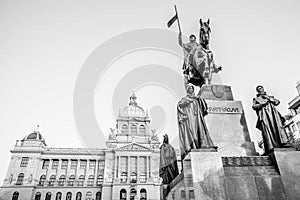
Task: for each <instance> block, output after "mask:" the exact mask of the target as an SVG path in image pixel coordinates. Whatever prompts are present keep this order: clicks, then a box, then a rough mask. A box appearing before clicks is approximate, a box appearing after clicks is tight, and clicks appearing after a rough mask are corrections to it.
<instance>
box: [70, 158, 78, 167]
mask: <svg viewBox="0 0 300 200" xmlns="http://www.w3.org/2000/svg"><path fill="white" fill-rule="evenodd" d="M77 164H78V161H77V160H71V169H76V168H77Z"/></svg>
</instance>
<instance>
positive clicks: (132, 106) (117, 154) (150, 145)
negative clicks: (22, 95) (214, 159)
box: [0, 94, 161, 200]
mask: <svg viewBox="0 0 300 200" xmlns="http://www.w3.org/2000/svg"><path fill="white" fill-rule="evenodd" d="M149 123H150V118H149V116H148V114H147V113H146V112H145V111H144V109H143V108H141V107H140V106H138V105H137V102H136V96H135V94H132V95H131V96H130V102H129V105H128V106H126V107H125V108H124V109H123V110H122V112H120V114H119V116H118V119H117V123H116V128H115V129H111V133H110V135H109V138H108V140H107V142H106V144H107V145H106V148H105V149H100V148H99V149H97V148H94V149H92V148H50V147H47V145H46V142H45V140H44V138H43V136H42V135H41V133H40V132H39V131H38V130H36V131H34V132H33V133H30V134H28V135H27V136H25V137H24V139H22V140H21V141H19V142H17V143H16V145H15V146H14V148H13V149H12V150H11V154H12V156H11V160H10V164H9V167H8V170H7V173H6V177H5V179H4V182H3V185H2V187H1V190H0V200H31V199H32V200H73V199H74V200H100V199H105V200H108V199H120V200H129V199H140V200H146V199H157V200H158V199H160V182H161V180H160V178H159V144H160V143H159V141H158V138H157V135H156V134H155V133H154V132H152V133H151V134H150V130H149Z"/></svg>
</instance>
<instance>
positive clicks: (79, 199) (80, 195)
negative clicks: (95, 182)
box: [75, 192, 82, 200]
mask: <svg viewBox="0 0 300 200" xmlns="http://www.w3.org/2000/svg"><path fill="white" fill-rule="evenodd" d="M81 197H82V193H81V192H77V194H76V199H75V200H81Z"/></svg>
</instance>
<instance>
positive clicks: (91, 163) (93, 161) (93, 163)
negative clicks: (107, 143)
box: [89, 160, 96, 169]
mask: <svg viewBox="0 0 300 200" xmlns="http://www.w3.org/2000/svg"><path fill="white" fill-rule="evenodd" d="M95 167H96V160H90V165H89V168H90V169H91V168H95Z"/></svg>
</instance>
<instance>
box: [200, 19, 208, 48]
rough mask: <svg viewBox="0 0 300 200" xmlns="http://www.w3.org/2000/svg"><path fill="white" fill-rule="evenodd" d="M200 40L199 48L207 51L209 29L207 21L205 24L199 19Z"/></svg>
mask: <svg viewBox="0 0 300 200" xmlns="http://www.w3.org/2000/svg"><path fill="white" fill-rule="evenodd" d="M199 22H200V36H199V37H200V38H199V40H200V41H199V43H200V44H201V46H203V47H204V48H205V49H207V47H208V44H209V39H210V27H209V19H208V20H207V22H202V19H200V21H199Z"/></svg>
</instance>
